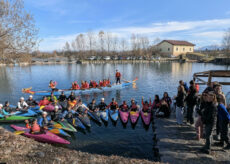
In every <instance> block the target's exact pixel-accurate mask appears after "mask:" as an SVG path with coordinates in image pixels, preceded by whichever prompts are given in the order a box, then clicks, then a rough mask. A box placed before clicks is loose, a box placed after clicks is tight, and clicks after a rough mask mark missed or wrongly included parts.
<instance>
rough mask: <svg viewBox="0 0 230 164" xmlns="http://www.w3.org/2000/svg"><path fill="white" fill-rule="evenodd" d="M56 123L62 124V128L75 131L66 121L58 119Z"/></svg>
mask: <svg viewBox="0 0 230 164" xmlns="http://www.w3.org/2000/svg"><path fill="white" fill-rule="evenodd" d="M58 123H59V124H60V125H61V126H62V129H63V130H65V131H69V132H77V130H76V129H75V128H74V127H73V126H72V125H71V124H70V123H69V122H68V121H67V120H64V121H58Z"/></svg>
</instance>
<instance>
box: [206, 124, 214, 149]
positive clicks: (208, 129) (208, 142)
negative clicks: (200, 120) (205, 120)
mask: <svg viewBox="0 0 230 164" xmlns="http://www.w3.org/2000/svg"><path fill="white" fill-rule="evenodd" d="M212 130H213V125H212V124H205V140H206V141H205V146H204V148H205V149H210V148H211V135H212Z"/></svg>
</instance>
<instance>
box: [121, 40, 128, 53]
mask: <svg viewBox="0 0 230 164" xmlns="http://www.w3.org/2000/svg"><path fill="white" fill-rule="evenodd" d="M121 49H122V51H123V52H125V51H126V49H127V41H126V40H125V39H124V38H122V39H121Z"/></svg>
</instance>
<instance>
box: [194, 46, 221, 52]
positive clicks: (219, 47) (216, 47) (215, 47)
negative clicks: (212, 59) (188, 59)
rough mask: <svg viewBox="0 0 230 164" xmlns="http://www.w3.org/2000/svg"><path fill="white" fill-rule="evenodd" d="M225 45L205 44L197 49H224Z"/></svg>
mask: <svg viewBox="0 0 230 164" xmlns="http://www.w3.org/2000/svg"><path fill="white" fill-rule="evenodd" d="M223 48H224V47H223V46H221V45H209V46H204V47H199V48H197V49H196V50H199V51H205V50H217V49H219V50H222V49H223Z"/></svg>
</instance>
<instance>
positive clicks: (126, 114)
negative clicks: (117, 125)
mask: <svg viewBox="0 0 230 164" xmlns="http://www.w3.org/2000/svg"><path fill="white" fill-rule="evenodd" d="M119 113H120V118H121V121H122V122H123V123H124V124H126V123H127V122H128V119H129V112H123V111H121V110H119Z"/></svg>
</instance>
